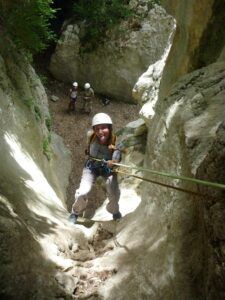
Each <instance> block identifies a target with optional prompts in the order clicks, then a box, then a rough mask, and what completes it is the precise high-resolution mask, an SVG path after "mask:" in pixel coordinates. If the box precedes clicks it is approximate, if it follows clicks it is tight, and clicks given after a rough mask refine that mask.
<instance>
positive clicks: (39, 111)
mask: <svg viewBox="0 0 225 300" xmlns="http://www.w3.org/2000/svg"><path fill="white" fill-rule="evenodd" d="M34 113H35V118H36V120H37V121H39V120H41V110H40V108H39V106H37V105H34Z"/></svg>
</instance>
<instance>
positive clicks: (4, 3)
mask: <svg viewBox="0 0 225 300" xmlns="http://www.w3.org/2000/svg"><path fill="white" fill-rule="evenodd" d="M52 2H53V1H52V0H0V11H1V18H0V22H1V23H2V25H3V26H4V28H5V29H6V32H7V33H8V34H9V35H10V37H11V39H12V40H13V42H14V43H15V44H16V45H17V47H19V48H20V49H22V50H25V51H27V52H30V53H32V54H34V53H37V52H39V51H41V50H42V49H44V48H45V47H46V46H47V45H48V43H49V42H50V41H51V40H52V39H53V38H54V34H53V32H52V31H51V30H50V29H49V25H50V24H49V21H50V19H52V18H53V17H54V13H55V10H54V9H52V8H51V6H50V5H51V3H52Z"/></svg>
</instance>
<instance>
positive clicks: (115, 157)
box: [112, 149, 121, 161]
mask: <svg viewBox="0 0 225 300" xmlns="http://www.w3.org/2000/svg"><path fill="white" fill-rule="evenodd" d="M112 160H116V161H120V160H121V151H120V150H118V149H117V150H115V151H114V152H113V155H112Z"/></svg>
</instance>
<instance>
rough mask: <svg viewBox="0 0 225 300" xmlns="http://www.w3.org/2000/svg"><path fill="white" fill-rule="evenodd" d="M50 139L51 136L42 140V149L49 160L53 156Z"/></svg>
mask: <svg viewBox="0 0 225 300" xmlns="http://www.w3.org/2000/svg"><path fill="white" fill-rule="evenodd" d="M50 141H51V138H50V136H49V137H48V138H45V139H44V140H43V142H42V151H43V154H44V155H45V156H46V157H47V159H48V160H51V156H52V150H51V148H50Z"/></svg>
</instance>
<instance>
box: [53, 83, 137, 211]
mask: <svg viewBox="0 0 225 300" xmlns="http://www.w3.org/2000/svg"><path fill="white" fill-rule="evenodd" d="M69 89H70V86H68V85H65V84H63V83H59V82H57V81H51V82H50V83H48V86H47V94H48V96H49V99H50V98H51V96H52V95H55V96H57V97H58V98H59V100H58V101H56V102H53V101H51V100H49V109H50V113H51V116H52V120H53V130H54V131H55V132H56V133H57V134H58V135H60V136H61V137H62V138H63V139H64V143H65V145H66V146H67V147H68V148H69V149H70V151H71V158H72V171H71V174H70V180H69V187H68V190H67V205H68V210H69V211H70V210H71V205H72V203H73V201H74V192H75V189H76V188H78V186H79V181H80V178H81V174H82V168H83V165H84V162H85V159H86V156H85V153H84V151H85V149H86V144H87V131H88V130H89V129H91V126H90V124H91V119H92V117H93V115H94V114H96V113H98V112H105V113H107V114H109V115H110V116H111V118H112V120H113V123H114V125H113V128H114V132H116V131H117V130H118V129H120V128H122V127H123V126H125V125H126V124H127V123H129V122H131V121H134V120H136V119H137V118H138V112H139V110H140V107H139V105H133V104H128V103H124V102H119V101H113V100H111V101H110V103H109V104H108V105H106V106H103V104H102V101H101V98H100V97H99V96H97V95H96V96H95V99H94V100H93V109H92V112H91V114H90V115H87V114H84V113H82V112H81V107H82V94H83V91H79V96H78V100H77V107H76V112H75V113H74V112H70V113H69V112H68V103H69ZM104 193H105V192H104V191H103V189H102V188H101V186H100V185H97V184H95V185H94V187H93V189H92V191H91V193H90V194H89V200H90V201H89V203H90V206H93V205H94V206H95V207H96V205H99V203H98V202H99V201H100V202H101V200H100V199H101V198H104V195H105V194H104ZM97 203H98V204H97Z"/></svg>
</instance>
